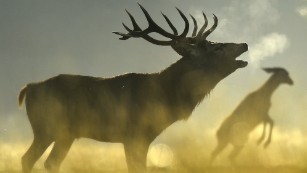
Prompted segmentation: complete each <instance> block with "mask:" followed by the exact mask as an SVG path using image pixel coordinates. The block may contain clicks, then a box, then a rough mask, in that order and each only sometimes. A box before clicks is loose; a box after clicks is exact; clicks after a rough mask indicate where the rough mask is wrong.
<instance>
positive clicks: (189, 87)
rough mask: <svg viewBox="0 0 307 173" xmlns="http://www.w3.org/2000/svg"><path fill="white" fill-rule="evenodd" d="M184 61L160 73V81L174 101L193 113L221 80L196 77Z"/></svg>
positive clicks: (209, 77)
mask: <svg viewBox="0 0 307 173" xmlns="http://www.w3.org/2000/svg"><path fill="white" fill-rule="evenodd" d="M184 61H185V60H184V58H182V59H180V60H179V61H177V62H176V63H174V64H172V65H171V66H170V67H168V68H166V69H165V70H164V71H162V72H161V73H160V79H161V84H162V86H163V87H164V88H165V91H166V92H167V94H172V96H171V97H172V99H173V101H174V102H175V103H177V104H179V105H178V106H181V107H184V108H185V109H187V111H189V112H192V111H193V110H194V108H195V107H196V106H197V105H198V104H199V103H200V102H201V101H202V100H203V98H204V97H205V96H206V95H207V94H208V93H209V92H210V91H211V90H212V89H213V88H214V86H215V85H216V84H217V83H218V81H219V80H218V79H217V78H216V77H214V75H209V74H208V75H206V74H204V76H197V75H194V73H193V71H192V72H191V70H190V69H189V68H188V67H186V65H185V62H184Z"/></svg>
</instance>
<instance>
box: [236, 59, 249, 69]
mask: <svg viewBox="0 0 307 173" xmlns="http://www.w3.org/2000/svg"><path fill="white" fill-rule="evenodd" d="M236 63H237V66H238V67H239V68H244V67H246V66H247V64H248V62H247V61H243V60H236Z"/></svg>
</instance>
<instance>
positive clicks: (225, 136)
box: [210, 68, 293, 164]
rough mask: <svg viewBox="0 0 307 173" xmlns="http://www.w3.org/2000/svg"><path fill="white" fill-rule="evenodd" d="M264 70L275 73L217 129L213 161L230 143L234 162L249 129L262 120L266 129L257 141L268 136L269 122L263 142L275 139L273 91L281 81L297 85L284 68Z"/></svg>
mask: <svg viewBox="0 0 307 173" xmlns="http://www.w3.org/2000/svg"><path fill="white" fill-rule="evenodd" d="M263 70H264V71H265V72H267V73H272V76H271V77H270V78H269V79H268V80H267V81H266V82H265V83H264V85H263V86H261V87H260V88H259V89H258V90H256V91H254V92H252V93H250V94H248V95H247V96H246V97H245V99H243V101H242V102H241V103H240V104H239V106H238V107H237V108H236V109H235V110H234V111H233V113H232V114H231V115H230V116H228V117H227V118H226V119H225V120H224V122H223V123H222V125H221V126H220V128H219V129H218V131H217V133H216V137H217V141H218V144H217V146H216V148H215V149H214V151H213V152H212V153H211V160H210V162H211V163H212V161H213V160H214V159H215V157H216V156H217V155H218V154H219V153H220V152H221V151H222V150H223V149H224V148H225V147H226V146H227V145H228V144H232V145H233V146H234V148H233V150H232V152H231V153H230V155H229V159H230V162H231V163H232V164H234V163H235V162H234V159H235V158H236V157H237V155H238V154H239V153H240V151H241V150H242V148H243V146H244V144H245V143H246V142H247V140H248V135H249V133H250V132H251V131H252V130H253V129H255V127H257V126H258V125H260V124H261V123H263V131H262V135H261V137H260V138H259V140H258V141H257V143H258V145H259V144H261V142H262V141H263V140H264V138H265V134H266V125H267V124H269V127H270V129H269V135H268V138H267V140H266V142H265V143H264V145H263V146H264V148H266V147H267V146H268V145H269V144H270V143H271V139H272V130H273V124H274V121H273V119H272V118H271V117H270V116H269V109H270V107H271V97H272V94H273V92H274V91H275V90H276V89H277V87H278V86H279V85H281V84H289V85H293V81H292V79H291V78H290V76H289V73H288V72H287V71H286V70H285V69H283V68H263Z"/></svg>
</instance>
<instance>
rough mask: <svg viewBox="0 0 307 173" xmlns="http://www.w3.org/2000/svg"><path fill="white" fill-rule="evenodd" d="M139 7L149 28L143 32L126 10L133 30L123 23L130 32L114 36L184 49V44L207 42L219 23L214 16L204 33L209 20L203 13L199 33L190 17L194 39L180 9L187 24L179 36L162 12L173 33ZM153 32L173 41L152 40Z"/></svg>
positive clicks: (185, 20)
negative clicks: (178, 46)
mask: <svg viewBox="0 0 307 173" xmlns="http://www.w3.org/2000/svg"><path fill="white" fill-rule="evenodd" d="M138 5H139V6H140V8H141V10H142V11H143V13H144V15H145V17H146V20H147V22H148V27H147V28H146V29H144V30H142V29H141V28H140V27H139V25H138V24H137V23H136V21H135V19H134V17H133V16H132V15H131V14H130V13H129V11H127V10H126V12H127V14H128V16H129V18H130V20H131V22H132V25H133V29H130V28H129V27H128V26H127V25H125V24H124V23H123V26H124V28H125V29H126V30H127V31H128V33H122V32H113V33H114V34H117V35H120V36H122V37H121V38H119V39H121V40H127V39H129V38H131V37H134V38H138V37H141V38H143V39H145V40H147V41H148V42H150V43H153V44H156V45H161V46H172V47H173V48H174V47H176V44H180V47H181V48H182V45H184V44H191V43H193V44H194V43H198V42H201V41H204V40H206V38H207V37H208V35H209V34H210V33H212V32H213V31H214V30H215V28H216V26H217V23H218V20H217V17H216V16H215V15H214V14H213V19H214V24H213V26H212V27H211V28H210V29H209V30H207V31H206V32H205V33H204V31H205V29H206V27H207V26H208V20H207V17H206V15H205V13H204V12H202V14H203V16H204V20H205V23H204V24H203V26H202V27H201V28H200V30H199V31H198V33H197V30H198V26H197V22H196V19H195V18H194V17H193V16H192V15H190V16H191V18H192V20H193V23H194V29H193V33H192V37H187V34H188V32H189V21H188V19H187V17H186V16H185V15H184V14H183V13H182V11H181V10H179V9H178V8H176V9H177V11H178V12H179V14H180V16H181V18H182V19H183V21H184V24H185V26H184V30H183V32H182V33H181V34H180V35H178V32H177V29H176V28H175V26H174V25H173V24H172V22H171V21H170V20H169V18H168V17H167V16H166V15H165V14H163V13H162V12H161V14H162V16H163V17H164V19H165V20H166V22H167V24H168V25H169V27H170V28H171V30H172V31H173V33H169V32H167V31H165V30H164V29H162V28H161V27H160V26H159V25H157V24H156V23H155V22H154V20H153V19H152V18H151V17H150V15H149V13H148V12H147V11H146V9H145V8H144V7H143V6H142V5H141V4H139V3H138ZM153 32H154V33H158V34H160V35H162V36H164V37H166V38H169V39H171V40H166V41H164V40H163V41H162V40H157V39H155V38H152V37H151V36H149V34H150V33H153ZM176 51H177V50H176ZM179 54H181V53H179Z"/></svg>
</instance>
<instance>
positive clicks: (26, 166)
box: [21, 136, 52, 173]
mask: <svg viewBox="0 0 307 173" xmlns="http://www.w3.org/2000/svg"><path fill="white" fill-rule="evenodd" d="M51 143H52V140H51V139H49V138H46V137H38V136H34V140H33V142H32V144H31V146H30V148H29V149H28V150H27V152H26V153H25V154H24V155H23V156H22V159H21V165H22V171H23V173H30V172H31V170H32V168H33V166H34V164H35V162H36V161H37V160H38V159H39V158H40V157H41V156H42V154H43V153H44V152H45V150H46V149H47V148H48V146H49V145H50V144H51Z"/></svg>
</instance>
